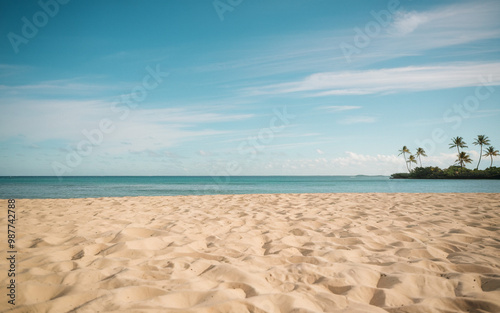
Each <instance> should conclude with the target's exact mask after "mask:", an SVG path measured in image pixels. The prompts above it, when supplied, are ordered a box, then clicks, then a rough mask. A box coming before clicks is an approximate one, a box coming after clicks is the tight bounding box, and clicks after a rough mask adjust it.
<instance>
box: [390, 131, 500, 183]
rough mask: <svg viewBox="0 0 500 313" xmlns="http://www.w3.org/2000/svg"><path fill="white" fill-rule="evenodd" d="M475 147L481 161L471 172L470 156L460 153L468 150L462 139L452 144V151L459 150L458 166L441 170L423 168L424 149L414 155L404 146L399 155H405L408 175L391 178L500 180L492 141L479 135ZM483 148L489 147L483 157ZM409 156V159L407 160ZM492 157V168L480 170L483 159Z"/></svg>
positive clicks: (499, 169)
mask: <svg viewBox="0 0 500 313" xmlns="http://www.w3.org/2000/svg"><path fill="white" fill-rule="evenodd" d="M473 144H474V145H477V146H480V152H479V160H478V162H477V166H476V168H475V169H473V170H471V169H468V168H467V167H466V164H468V163H472V159H471V157H470V154H468V153H466V152H465V151H460V148H462V149H463V148H468V146H467V144H466V143H465V141H464V140H463V138H462V137H455V138H452V142H451V143H450V149H453V148H457V152H458V154H457V159H456V160H455V162H456V165H452V166H450V167H448V168H446V169H441V168H439V167H436V166H428V167H422V159H421V157H426V156H427V155H426V152H425V150H424V149H423V148H417V152H416V154H415V155H413V154H412V153H411V152H410V150H409V149H408V148H407V147H406V146H403V148H402V149H401V150H399V152H400V153H399V155H403V158H404V159H405V163H406V168H407V169H408V173H395V174H392V175H391V177H390V178H392V179H412V178H413V179H500V168H499V167H496V166H493V157H496V156H498V155H499V152H498V150H496V149H495V148H494V147H493V146H491V145H490V140H489V139H488V137H487V136H485V135H478V136H477V138H476V140H475V141H474V142H473ZM483 146H487V147H488V148H487V149H486V153H485V154H484V155H483ZM406 154H408V155H409V156H408V159H407V158H406ZM482 156H485V157H490V158H491V163H490V167H488V168H486V169H484V170H480V169H479V164H480V163H481V157H482ZM417 158H418V161H420V166H419V167H415V168H413V169H412V168H411V166H412V163H415V164H418V163H417Z"/></svg>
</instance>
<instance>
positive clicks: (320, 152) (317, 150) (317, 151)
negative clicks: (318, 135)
mask: <svg viewBox="0 0 500 313" xmlns="http://www.w3.org/2000/svg"><path fill="white" fill-rule="evenodd" d="M316 153H318V154H321V155H323V154H325V153H324V152H323V151H322V150H320V149H316Z"/></svg>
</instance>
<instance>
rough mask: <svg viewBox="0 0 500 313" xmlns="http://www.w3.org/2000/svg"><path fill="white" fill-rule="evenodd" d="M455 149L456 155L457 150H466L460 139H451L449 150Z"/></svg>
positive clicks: (465, 145)
mask: <svg viewBox="0 0 500 313" xmlns="http://www.w3.org/2000/svg"><path fill="white" fill-rule="evenodd" d="M455 147H457V151H458V154H460V149H459V148H468V147H467V144H466V143H465V141H464V139H463V138H462V137H455V138H451V143H450V149H452V148H455Z"/></svg>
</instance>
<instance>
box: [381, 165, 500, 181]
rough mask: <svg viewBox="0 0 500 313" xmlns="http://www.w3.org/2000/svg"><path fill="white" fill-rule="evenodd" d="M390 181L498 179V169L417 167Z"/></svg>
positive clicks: (499, 172)
mask: <svg viewBox="0 0 500 313" xmlns="http://www.w3.org/2000/svg"><path fill="white" fill-rule="evenodd" d="M390 178H392V179H405V178H406V179H409V178H414V179H500V167H496V166H494V167H488V168H487V169H484V170H477V169H473V170H471V169H468V168H461V167H460V166H450V167H448V168H446V169H440V168H439V167H436V166H428V167H417V168H415V169H413V170H412V171H411V172H410V173H395V174H392V175H391V177H390Z"/></svg>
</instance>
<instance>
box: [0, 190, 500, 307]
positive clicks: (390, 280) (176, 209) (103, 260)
mask: <svg viewBox="0 0 500 313" xmlns="http://www.w3.org/2000/svg"><path fill="white" fill-rule="evenodd" d="M0 203H2V206H3V207H4V208H6V207H7V201H6V200H1V202H0ZM16 205H17V219H18V220H17V221H16V248H17V250H18V255H17V258H18V259H17V264H16V266H17V274H16V282H17V285H16V288H17V299H16V305H15V306H12V305H9V304H8V303H7V300H8V299H7V297H6V292H5V291H6V289H5V286H7V285H8V277H7V275H6V273H7V270H8V264H7V262H6V261H5V256H6V255H7V252H6V251H7V243H6V239H5V240H4V243H2V245H1V248H0V249H1V251H2V259H3V261H2V262H0V273H2V274H1V276H0V277H1V284H2V286H3V291H2V295H1V296H0V299H2V301H1V302H0V311H2V312H268V313H275V312H282V313H285V312H290V313H291V312H360V313H361V312H500V194H369V193H367V194H275V195H216V196H175V197H125V198H99V199H50V200H39V199H34V200H28V199H21V200H17V201H16ZM5 211H6V209H5ZM0 224H1V229H2V230H3V231H2V233H3V234H5V237H6V234H7V213H5V214H2V216H1V217H0Z"/></svg>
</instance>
